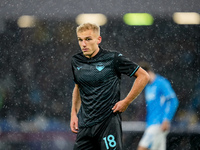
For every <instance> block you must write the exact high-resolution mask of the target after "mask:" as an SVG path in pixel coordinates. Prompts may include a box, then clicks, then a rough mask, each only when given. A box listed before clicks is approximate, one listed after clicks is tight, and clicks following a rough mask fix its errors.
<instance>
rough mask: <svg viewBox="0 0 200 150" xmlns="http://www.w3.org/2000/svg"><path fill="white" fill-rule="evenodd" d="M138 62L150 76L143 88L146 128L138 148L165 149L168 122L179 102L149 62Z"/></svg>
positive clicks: (144, 149)
mask: <svg viewBox="0 0 200 150" xmlns="http://www.w3.org/2000/svg"><path fill="white" fill-rule="evenodd" d="M138 64H139V65H140V66H141V67H142V68H143V69H144V70H146V71H147V72H148V73H149V76H150V80H149V83H148V84H147V85H146V87H145V90H144V91H145V100H146V107H147V116H146V130H145V132H144V134H143V136H142V138H141V140H140V142H139V146H138V150H148V149H150V150H165V149H166V138H167V134H168V133H169V129H170V122H171V120H172V118H173V116H174V114H175V112H176V110H177V107H178V103H179V102H178V99H177V97H176V94H175V92H174V90H173V89H172V87H171V84H170V82H169V81H168V80H167V79H166V78H164V77H162V76H160V75H159V74H156V73H155V72H154V71H153V69H152V68H151V66H150V64H149V63H147V62H140V63H138Z"/></svg>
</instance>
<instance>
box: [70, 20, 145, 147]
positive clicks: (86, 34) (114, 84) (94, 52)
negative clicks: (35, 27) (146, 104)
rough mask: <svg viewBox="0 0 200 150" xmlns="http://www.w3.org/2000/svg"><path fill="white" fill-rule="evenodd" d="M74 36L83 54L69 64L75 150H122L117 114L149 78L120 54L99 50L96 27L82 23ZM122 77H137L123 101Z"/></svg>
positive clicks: (77, 55) (119, 119)
mask: <svg viewBox="0 0 200 150" xmlns="http://www.w3.org/2000/svg"><path fill="white" fill-rule="evenodd" d="M76 32H77V37H78V43H79V46H80V48H81V50H82V52H80V53H78V54H76V55H74V56H73V57H72V62H71V64H72V71H73V75H74V81H75V87H74V90H73V95H72V96H73V97H72V108H71V121H70V127H71V130H72V132H74V133H78V134H77V138H76V142H75V145H74V150H108V149H109V150H114V149H115V150H122V129H121V117H120V113H121V112H124V111H125V110H126V109H127V107H128V106H129V104H130V103H131V102H132V101H133V100H134V99H135V98H136V97H137V96H138V95H139V94H140V93H141V91H142V90H143V88H144V87H145V86H146V84H147V83H148V81H149V75H148V73H147V72H146V71H145V70H143V69H142V68H141V67H139V66H138V65H137V64H135V63H133V62H131V61H129V60H128V59H127V58H126V57H124V56H123V55H122V54H121V53H118V52H115V51H108V50H105V49H102V48H101V47H99V44H100V43H101V40H102V38H101V36H100V27H99V26H97V25H95V24H91V23H85V24H82V25H80V26H78V27H77V30H76ZM121 74H126V75H128V76H129V77H132V76H134V77H136V79H135V82H134V84H133V86H132V88H131V90H130V92H129V94H128V95H127V96H126V97H125V98H124V99H123V100H120V77H121Z"/></svg>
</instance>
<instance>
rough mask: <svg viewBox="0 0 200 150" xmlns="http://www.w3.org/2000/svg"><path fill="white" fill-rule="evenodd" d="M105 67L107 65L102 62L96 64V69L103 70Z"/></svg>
mask: <svg viewBox="0 0 200 150" xmlns="http://www.w3.org/2000/svg"><path fill="white" fill-rule="evenodd" d="M104 68H105V66H104V65H103V64H102V63H98V64H97V65H96V69H97V70H98V71H102V70H103V69H104Z"/></svg>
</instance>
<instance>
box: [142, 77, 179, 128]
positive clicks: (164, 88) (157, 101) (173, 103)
mask: <svg viewBox="0 0 200 150" xmlns="http://www.w3.org/2000/svg"><path fill="white" fill-rule="evenodd" d="M145 99H146V104H147V118H146V123H147V127H149V126H150V125H153V124H161V123H162V122H163V121H164V120H168V121H171V120H172V118H173V116H174V114H175V112H176V110H177V107H178V103H179V102H178V99H177V97H176V94H175V92H174V90H173V89H172V87H171V84H170V82H169V81H168V80H167V79H165V78H164V77H162V76H160V75H158V74H156V78H155V80H154V81H153V82H152V83H148V84H147V85H146V87H145Z"/></svg>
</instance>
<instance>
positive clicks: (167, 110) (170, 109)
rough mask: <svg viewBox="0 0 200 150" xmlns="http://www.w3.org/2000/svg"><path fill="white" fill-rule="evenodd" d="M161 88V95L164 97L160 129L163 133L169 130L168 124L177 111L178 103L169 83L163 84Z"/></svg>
mask: <svg viewBox="0 0 200 150" xmlns="http://www.w3.org/2000/svg"><path fill="white" fill-rule="evenodd" d="M162 86H163V87H162V88H161V89H163V94H164V96H165V104H164V119H163V123H162V125H161V128H162V130H163V131H165V130H169V128H170V123H171V120H172V119H173V117H174V115H175V113H176V111H177V108H178V105H179V101H178V99H177V97H176V94H175V92H174V90H173V89H172V87H171V84H170V83H169V82H168V83H166V84H165V83H163V84H162Z"/></svg>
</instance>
